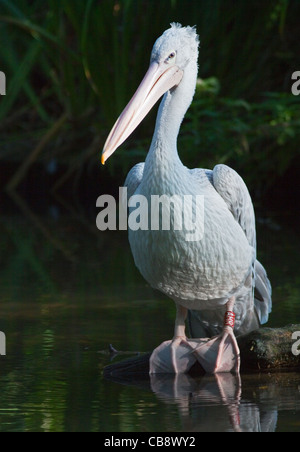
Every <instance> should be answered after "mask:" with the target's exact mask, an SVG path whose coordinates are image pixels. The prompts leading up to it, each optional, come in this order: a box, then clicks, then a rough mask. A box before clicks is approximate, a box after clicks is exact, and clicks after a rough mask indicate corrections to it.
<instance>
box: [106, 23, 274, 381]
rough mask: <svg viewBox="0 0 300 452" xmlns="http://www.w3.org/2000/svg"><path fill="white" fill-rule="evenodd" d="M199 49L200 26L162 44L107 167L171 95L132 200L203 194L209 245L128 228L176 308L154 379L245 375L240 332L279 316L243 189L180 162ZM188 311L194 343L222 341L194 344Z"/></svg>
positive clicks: (154, 280) (227, 173)
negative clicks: (192, 371) (199, 370)
mask: <svg viewBox="0 0 300 452" xmlns="http://www.w3.org/2000/svg"><path fill="white" fill-rule="evenodd" d="M198 46H199V38H198V35H197V34H196V30H195V28H194V27H182V26H181V25H180V24H176V23H173V24H171V28H170V29H168V30H166V31H165V32H164V33H163V35H162V36H161V37H160V38H158V39H157V41H156V42H155V44H154V47H153V50H152V54H151V60H150V67H149V69H148V71H147V73H146V75H145V77H144V79H143V80H142V82H141V84H140V86H139V88H138V89H137V91H136V93H135V94H134V96H133V97H132V99H131V101H130V102H129V104H128V105H127V106H126V108H125V109H124V111H123V112H122V114H121V115H120V117H119V118H118V120H117V122H116V123H115V125H114V127H113V129H112V131H111V132H110V134H109V136H108V138H107V141H106V143H105V146H104V149H103V153H102V160H101V161H102V163H103V164H104V163H105V161H106V160H107V158H108V157H109V156H110V155H111V154H112V153H113V152H114V151H115V150H116V149H117V147H119V146H120V145H121V144H122V143H123V142H124V141H125V140H126V138H128V136H129V135H130V134H131V133H132V132H133V131H134V129H135V128H136V127H137V126H138V124H139V123H140V122H141V121H142V119H143V118H144V117H145V116H146V115H147V113H148V112H149V110H150V109H151V108H152V107H153V105H154V104H155V103H156V102H157V100H158V99H159V98H160V97H161V96H162V95H164V96H163V99H162V102H161V104H160V107H159V110H158V115H157V120H156V127H155V132H154V135H153V139H152V143H151V146H150V149H149V152H148V155H147V158H146V161H145V162H144V163H140V164H138V165H136V166H134V167H133V168H132V169H131V171H130V172H129V174H128V176H127V179H126V182H125V185H126V186H127V187H128V196H131V195H133V194H140V195H143V196H145V197H146V199H147V200H149V201H150V199H151V195H167V196H173V195H175V194H176V195H180V196H184V195H193V196H195V195H203V196H204V218H203V224H204V235H203V237H202V238H201V240H196V241H187V240H186V235H185V233H186V231H184V230H176V229H175V228H174V227H173V228H171V229H170V230H168V231H167V230H162V228H161V229H160V230H151V229H149V230H141V229H139V230H137V231H133V230H129V241H130V246H131V250H132V254H133V257H134V260H135V264H136V266H137V267H138V269H139V270H140V272H141V274H142V275H143V276H144V278H145V279H146V280H147V281H148V283H149V284H150V285H151V286H152V287H154V288H155V289H159V290H160V291H162V292H163V293H165V294H167V295H168V296H169V297H170V298H172V299H173V300H174V301H175V303H176V307H177V315H176V322H175V332H174V337H173V340H172V341H167V342H164V343H163V344H161V345H160V346H159V347H158V348H157V349H156V350H155V351H154V352H153V354H152V357H151V362H150V373H159V372H173V373H183V372H187V371H188V370H189V368H190V367H191V365H192V364H193V363H194V362H195V360H196V359H198V360H199V361H200V363H201V364H202V365H203V367H204V368H205V370H206V371H207V372H210V373H216V372H224V371H231V370H234V371H236V372H239V368H240V357H239V348H238V344H237V341H236V338H235V335H234V332H233V329H234V326H235V331H236V333H237V334H241V333H244V332H247V331H250V330H252V329H255V328H257V327H259V326H260V324H262V323H265V322H266V321H267V320H268V315H269V313H270V312H271V305H272V302H271V285H270V283H269V280H268V278H267V275H266V272H265V270H264V268H263V267H262V265H261V264H260V263H259V262H258V261H257V260H256V231H255V216H254V210H253V205H252V202H251V198H250V195H249V192H248V190H247V187H246V185H245V183H244V182H243V180H242V178H241V177H240V176H239V175H238V174H237V173H236V172H235V171H234V170H233V169H231V168H229V167H228V166H225V165H217V166H216V167H215V168H214V169H213V170H206V169H192V170H191V169H188V168H187V167H185V166H184V165H183V164H182V162H181V160H180V158H179V156H178V152H177V136H178V132H179V128H180V125H181V122H182V120H183V117H184V115H185V113H186V111H187V109H188V107H189V105H190V104H191V101H192V99H193V96H194V92H195V86H196V80H197V72H198V64H197V59H198ZM194 207H195V203H194ZM174 215H175V213H174ZM173 221H175V220H174V219H173ZM173 224H174V223H173ZM197 227H198V226H197V225H196V228H197ZM199 227H200V226H199ZM201 227H202V226H201ZM188 312H189V320H190V330H191V334H192V336H193V337H194V338H195V337H198V338H204V337H205V336H209V337H211V336H213V335H217V337H215V338H213V339H212V340H208V339H198V340H191V339H187V337H186V333H185V322H186V318H187V315H188ZM224 315H225V320H224Z"/></svg>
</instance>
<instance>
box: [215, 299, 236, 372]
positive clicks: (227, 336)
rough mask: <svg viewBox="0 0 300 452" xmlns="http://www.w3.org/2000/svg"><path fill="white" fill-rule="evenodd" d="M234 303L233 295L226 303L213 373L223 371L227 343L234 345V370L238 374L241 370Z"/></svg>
mask: <svg viewBox="0 0 300 452" xmlns="http://www.w3.org/2000/svg"><path fill="white" fill-rule="evenodd" d="M234 304H235V297H231V298H230V299H229V301H228V303H227V304H226V308H227V311H226V314H225V319H224V327H223V332H222V333H221V335H220V336H219V338H220V339H221V342H220V344H219V350H218V355H217V360H216V365H215V369H214V372H213V373H218V372H220V371H222V365H223V363H222V360H223V354H224V349H225V346H226V345H227V346H231V347H232V352H233V355H234V357H235V366H234V370H235V372H236V374H238V373H239V371H240V363H241V359H240V350H239V346H238V343H237V340H236V337H235V335H234V332H233V329H234V319H235V314H234V313H233V307H234Z"/></svg>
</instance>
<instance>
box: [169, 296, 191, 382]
mask: <svg viewBox="0 0 300 452" xmlns="http://www.w3.org/2000/svg"><path fill="white" fill-rule="evenodd" d="M187 313H188V310H187V309H186V308H184V307H183V306H181V305H180V304H178V303H176V320H175V329H174V337H173V340H172V343H171V364H172V367H173V369H174V373H175V374H178V373H180V370H179V369H178V365H177V359H176V349H177V348H178V347H180V345H181V344H184V345H187V346H188V347H189V343H188V341H187V339H186V334H185V321H186V318H187ZM191 348H192V347H191Z"/></svg>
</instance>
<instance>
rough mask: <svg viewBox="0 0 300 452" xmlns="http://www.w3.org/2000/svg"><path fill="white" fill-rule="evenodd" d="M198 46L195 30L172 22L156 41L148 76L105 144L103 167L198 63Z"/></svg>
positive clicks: (102, 159) (102, 158)
mask: <svg viewBox="0 0 300 452" xmlns="http://www.w3.org/2000/svg"><path fill="white" fill-rule="evenodd" d="M198 46H199V38H198V35H197V33H196V30H195V28H194V27H182V26H181V25H180V24H177V23H172V24H171V28H169V29H168V30H166V31H165V32H164V33H163V34H162V36H160V37H159V38H158V39H157V41H156V42H155V44H154V46H153V49H152V53H151V59H150V66H149V69H148V71H147V73H146V75H145V77H144V78H143V80H142V82H141V84H140V86H139V87H138V89H137V91H136V92H135V94H134V95H133V97H132V99H131V100H130V102H129V103H128V105H127V106H126V107H125V109H124V110H123V112H122V113H121V115H120V116H119V118H118V119H117V121H116V123H115V125H114V126H113V128H112V130H111V132H110V134H109V136H108V138H107V140H106V142H105V145H104V148H103V152H102V157H101V162H102V164H104V163H105V161H106V160H107V159H108V157H110V156H111V155H112V154H113V153H114V152H115V150H116V149H117V148H118V147H119V146H120V145H121V144H122V143H124V141H125V140H126V139H127V138H128V137H129V135H130V134H131V133H132V132H133V131H134V130H135V129H136V128H137V126H138V125H139V124H140V122H141V121H142V120H143V119H144V118H145V116H146V115H147V114H148V113H149V111H150V110H151V108H152V107H153V106H154V104H155V103H156V102H157V101H158V100H159V99H160V97H161V96H162V95H163V94H165V93H166V92H168V91H169V90H172V89H174V88H175V87H177V86H178V85H179V84H180V82H181V81H182V79H183V77H184V71H185V70H186V68H187V67H188V65H189V63H190V62H191V61H193V62H197V58H198Z"/></svg>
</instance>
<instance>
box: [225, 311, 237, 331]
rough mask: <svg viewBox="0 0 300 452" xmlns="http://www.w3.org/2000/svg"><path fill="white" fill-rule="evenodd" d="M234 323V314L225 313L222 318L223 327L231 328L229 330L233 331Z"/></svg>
mask: <svg viewBox="0 0 300 452" xmlns="http://www.w3.org/2000/svg"><path fill="white" fill-rule="evenodd" d="M234 322H235V313H234V312H232V311H226V313H225V318H224V326H231V328H232V329H233V328H234Z"/></svg>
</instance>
